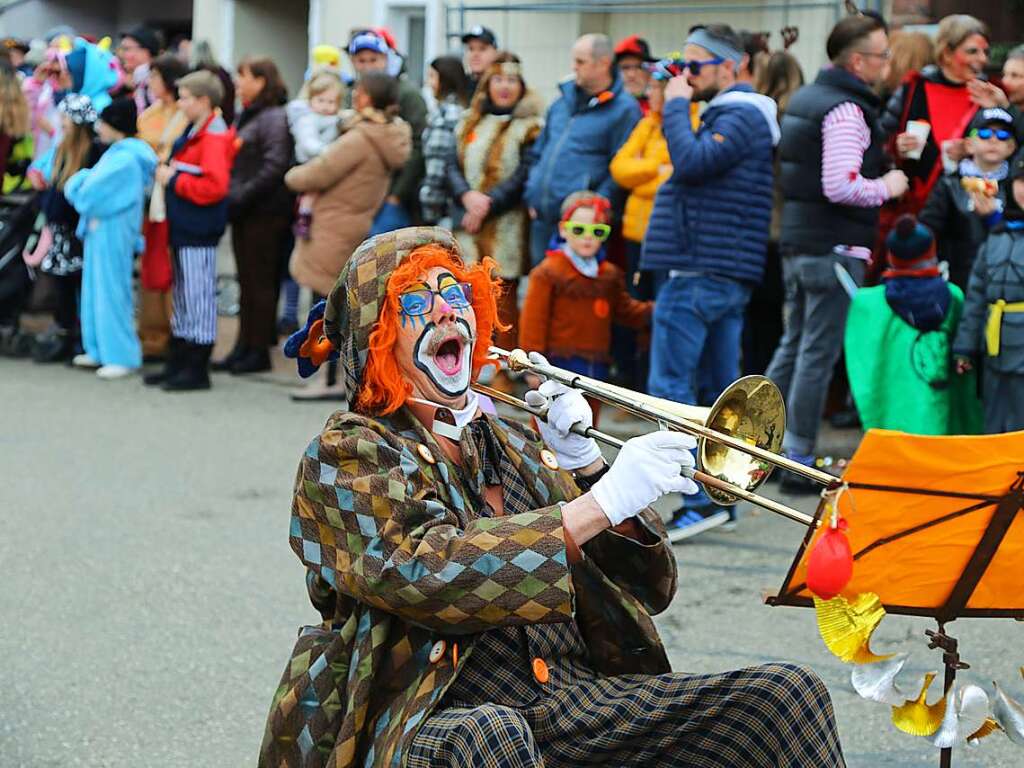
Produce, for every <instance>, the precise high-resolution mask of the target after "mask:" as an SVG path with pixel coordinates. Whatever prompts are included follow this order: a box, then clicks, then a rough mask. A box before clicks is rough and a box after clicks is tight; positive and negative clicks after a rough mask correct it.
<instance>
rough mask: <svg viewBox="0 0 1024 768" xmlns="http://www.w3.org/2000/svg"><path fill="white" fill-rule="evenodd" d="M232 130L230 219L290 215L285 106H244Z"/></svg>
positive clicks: (289, 150) (289, 149)
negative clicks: (234, 135)
mask: <svg viewBox="0 0 1024 768" xmlns="http://www.w3.org/2000/svg"><path fill="white" fill-rule="evenodd" d="M235 130H236V132H237V134H238V137H237V139H236V141H237V142H238V143H239V148H238V154H237V155H235V164H234V167H233V168H232V170H231V189H230V191H229V192H228V216H229V217H230V219H231V220H232V221H235V220H237V219H239V218H242V217H244V216H252V215H261V214H279V215H285V216H290V215H291V213H292V206H293V200H292V195H291V193H290V192H289V191H288V188H287V187H286V186H285V185H284V175H285V173H287V171H288V168H289V167H290V166H291V162H292V155H293V152H294V149H293V146H292V134H291V131H289V130H288V118H287V116H286V115H285V111H284V107H283V106H279V105H276V104H275V105H272V106H251V107H247V108H246V109H244V110H243V111H242V114H240V115H239V116H238V120H237V121H236V124H235Z"/></svg>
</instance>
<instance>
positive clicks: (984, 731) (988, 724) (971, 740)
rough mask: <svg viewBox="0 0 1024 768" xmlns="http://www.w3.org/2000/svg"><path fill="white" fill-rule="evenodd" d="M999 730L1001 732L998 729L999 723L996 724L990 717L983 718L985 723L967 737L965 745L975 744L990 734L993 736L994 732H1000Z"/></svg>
mask: <svg viewBox="0 0 1024 768" xmlns="http://www.w3.org/2000/svg"><path fill="white" fill-rule="evenodd" d="M1001 730H1003V729H1002V728H1000V727H999V723H997V722H996V721H995V720H993V719H992V718H991V717H987V718H985V722H984V723H982V725H981V728H979V729H978V730H976V731H975V732H974V733H972V734H971V735H970V736H968V737H967V743H968V744H975V743H976V742H978V741H979V740H980V739H984V738H985V737H986V736H988V735H990V734H993V733H995V732H996V731H1001Z"/></svg>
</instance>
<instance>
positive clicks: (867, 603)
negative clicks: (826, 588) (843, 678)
mask: <svg viewBox="0 0 1024 768" xmlns="http://www.w3.org/2000/svg"><path fill="white" fill-rule="evenodd" d="M814 609H815V611H816V612H817V614H818V631H819V632H820V633H821V639H822V640H823V641H824V642H825V645H826V646H827V647H828V649H829V650H830V651H832V653H834V654H835V655H836V656H838V657H839V658H840V659H842V660H843V661H845V662H848V663H851V664H870V663H873V662H876V661H883V660H884V659H889V658H892V656H893V654H891V653H889V654H886V655H884V656H879V655H877V654H875V653H872V652H871V635H872V633H873V632H874V631H875V628H876V627H877V626H878V624H879V622H881V621H882V619H884V618H885V608H883V607H882V603H881V601H880V600H879V599H878V595H876V594H875V593H873V592H864V593H863V594H860V595H857V597H856V599H854V601H853V602H852V603H851V602H849V601H848V600H847V599H846V598H845V597H842V596H841V595H840V596H838V597H833V598H832V599H831V600H821V599H819V598H817V597H816V598H814Z"/></svg>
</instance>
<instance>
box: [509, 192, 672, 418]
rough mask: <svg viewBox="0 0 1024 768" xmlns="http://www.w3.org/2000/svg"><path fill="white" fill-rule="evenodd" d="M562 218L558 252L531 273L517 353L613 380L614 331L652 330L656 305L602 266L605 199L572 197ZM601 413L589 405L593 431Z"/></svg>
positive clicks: (607, 218)
mask: <svg viewBox="0 0 1024 768" xmlns="http://www.w3.org/2000/svg"><path fill="white" fill-rule="evenodd" d="M561 214H562V215H561V221H560V222H559V224H558V234H559V240H560V243H559V244H558V247H555V248H553V249H552V250H549V251H548V252H547V255H546V256H545V258H544V260H543V261H541V263H540V264H538V265H537V266H536V267H535V268H534V269H533V271H532V272H530V280H529V284H528V287H527V291H526V301H525V302H524V304H523V311H522V313H521V315H520V326H519V346H520V347H522V348H523V349H525V350H526V351H528V352H541V353H542V354H544V355H545V356H546V357H547V358H548V361H549V362H550V363H552V364H553V365H557V366H559V367H561V368H567V369H569V370H571V371H574V372H576V373H579V374H582V375H584V376H590V377H592V378H595V379H603V380H607V379H608V374H609V372H610V371H609V368H610V365H609V363H610V361H611V358H610V354H609V352H610V345H611V328H612V323H619V324H621V325H625V326H627V327H629V328H634V329H637V330H639V329H642V328H646V327H648V326H649V325H650V322H651V312H652V310H653V308H654V302H651V301H637V300H636V299H634V298H633V297H631V296H630V295H629V293H628V292H627V291H626V281H625V275H624V274H623V272H622V270H621V269H619V268H618V267H616V266H615V265H614V264H612V263H610V262H608V261H605V260H604V258H603V250H604V243H605V241H606V240H607V239H608V237H609V235H611V231H612V228H611V223H610V222H611V203H610V202H609V201H608V199H607V198H605V197H603V196H601V195H599V194H597V193H595V192H574V193H573V194H571V195H569V196H568V197H567V198H566V199H565V202H564V203H563V204H562V211H561ZM598 407H599V405H598V403H597V402H596V401H595V402H592V403H591V408H592V409H593V411H594V423H595V424H596V423H597V415H598Z"/></svg>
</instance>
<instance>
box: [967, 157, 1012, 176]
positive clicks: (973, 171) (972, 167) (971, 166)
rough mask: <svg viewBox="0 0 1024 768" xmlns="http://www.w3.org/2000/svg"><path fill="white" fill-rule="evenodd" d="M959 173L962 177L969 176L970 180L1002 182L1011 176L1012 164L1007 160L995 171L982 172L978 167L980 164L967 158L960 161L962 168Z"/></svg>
mask: <svg viewBox="0 0 1024 768" xmlns="http://www.w3.org/2000/svg"><path fill="white" fill-rule="evenodd" d="M957 172H958V173H959V174H960V175H961V176H967V177H970V178H981V179H991V180H992V181H1002V180H1003V179H1005V178H1006V177H1007V176H1009V175H1010V163H1009V162H1008V161H1006V160H1003V162H1002V163H1000V164H999V167H998V168H996V169H995V170H994V171H983V170H981V168H979V167H978V164H977V163H975V162H974V160H973V159H972V158H970V157H965V158H964V159H963V160H961V161H960V166H959V167H958V169H957Z"/></svg>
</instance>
